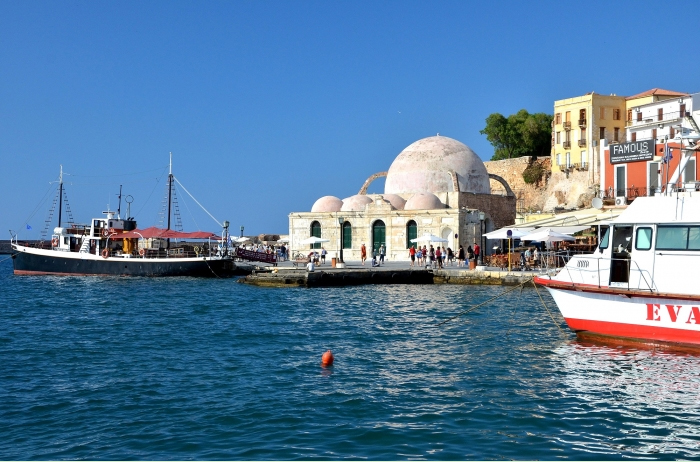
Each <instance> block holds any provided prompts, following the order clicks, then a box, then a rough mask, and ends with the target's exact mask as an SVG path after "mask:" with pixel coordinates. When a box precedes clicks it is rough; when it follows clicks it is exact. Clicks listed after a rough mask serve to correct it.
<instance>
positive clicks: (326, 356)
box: [321, 350, 335, 366]
mask: <svg viewBox="0 0 700 462" xmlns="http://www.w3.org/2000/svg"><path fill="white" fill-rule="evenodd" d="M334 359H335V358H334V357H333V353H332V352H331V350H328V351H326V352H325V353H323V356H321V366H332V365H333V360H334Z"/></svg>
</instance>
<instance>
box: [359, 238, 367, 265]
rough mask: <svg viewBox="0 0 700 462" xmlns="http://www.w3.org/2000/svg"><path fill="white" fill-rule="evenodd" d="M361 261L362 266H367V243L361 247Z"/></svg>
mask: <svg viewBox="0 0 700 462" xmlns="http://www.w3.org/2000/svg"><path fill="white" fill-rule="evenodd" d="M360 259H361V260H362V264H363V265H364V264H365V260H367V247H365V243H364V242H363V243H362V247H360Z"/></svg>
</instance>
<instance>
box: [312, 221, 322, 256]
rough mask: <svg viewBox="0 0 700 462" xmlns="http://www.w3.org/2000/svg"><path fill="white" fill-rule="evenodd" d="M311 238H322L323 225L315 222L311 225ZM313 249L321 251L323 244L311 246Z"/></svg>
mask: <svg viewBox="0 0 700 462" xmlns="http://www.w3.org/2000/svg"><path fill="white" fill-rule="evenodd" d="M311 236H315V237H318V238H320V237H321V223H319V222H318V221H314V222H312V223H311ZM311 248H312V249H320V248H321V243H317V244H311Z"/></svg>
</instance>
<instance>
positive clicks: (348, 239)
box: [343, 221, 352, 249]
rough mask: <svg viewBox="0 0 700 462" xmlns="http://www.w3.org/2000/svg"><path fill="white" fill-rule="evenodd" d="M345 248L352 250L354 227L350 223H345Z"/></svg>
mask: <svg viewBox="0 0 700 462" xmlns="http://www.w3.org/2000/svg"><path fill="white" fill-rule="evenodd" d="M343 248H344V249H352V225H351V224H350V222H349V221H346V222H345V223H343Z"/></svg>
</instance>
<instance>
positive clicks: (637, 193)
mask: <svg viewBox="0 0 700 462" xmlns="http://www.w3.org/2000/svg"><path fill="white" fill-rule="evenodd" d="M655 193H656V189H649V188H646V187H641V186H632V187H630V188H625V189H616V188H613V187H612V186H610V187H609V188H607V189H601V190H599V191H596V193H595V196H596V197H600V198H601V199H615V198H616V197H625V198H627V199H629V200H630V201H632V200H634V199H636V198H637V197H645V196H649V195H651V196H653V195H654V194H655Z"/></svg>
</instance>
